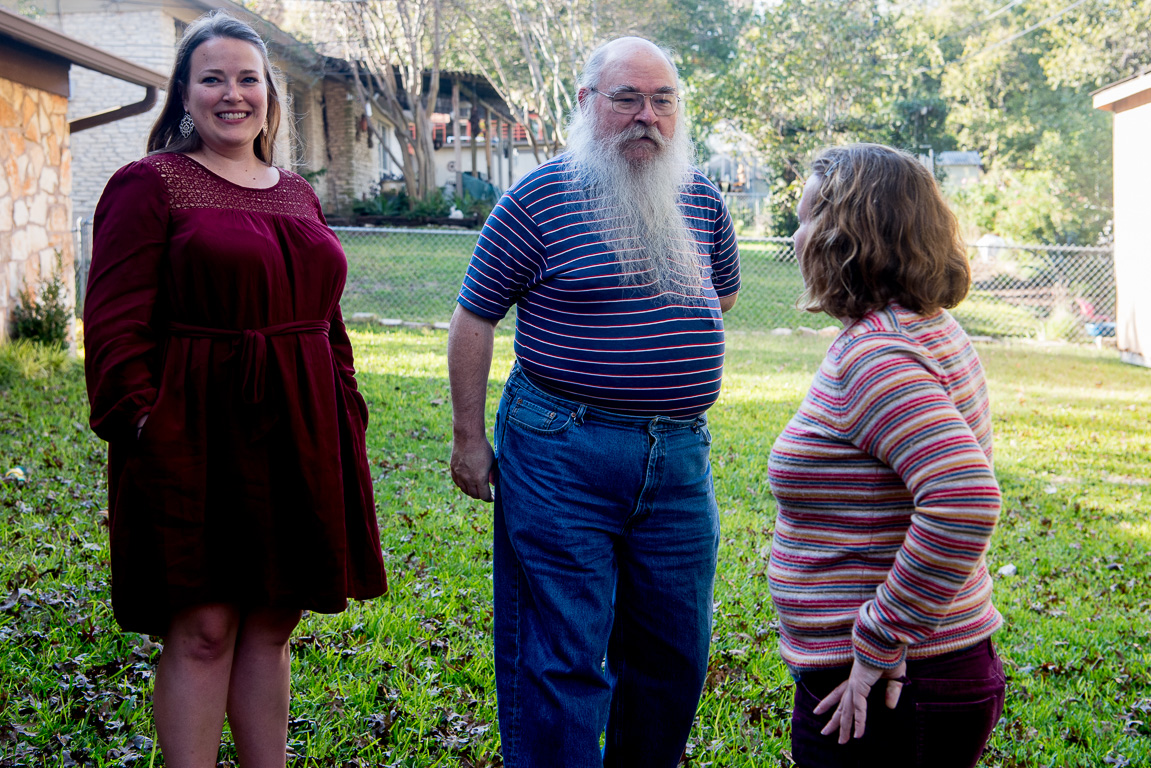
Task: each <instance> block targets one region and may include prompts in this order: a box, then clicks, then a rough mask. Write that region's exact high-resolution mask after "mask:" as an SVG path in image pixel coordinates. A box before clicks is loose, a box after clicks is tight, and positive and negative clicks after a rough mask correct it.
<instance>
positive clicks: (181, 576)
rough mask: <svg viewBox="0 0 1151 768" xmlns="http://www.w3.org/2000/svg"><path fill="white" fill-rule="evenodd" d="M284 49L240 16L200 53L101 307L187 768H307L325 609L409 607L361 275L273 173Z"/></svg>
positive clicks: (217, 18) (121, 489) (192, 51)
mask: <svg viewBox="0 0 1151 768" xmlns="http://www.w3.org/2000/svg"><path fill="white" fill-rule="evenodd" d="M280 109H281V106H280V100H279V96H278V94H277V92H276V85H275V81H274V80H273V78H272V69H271V65H270V63H269V61H268V55H267V51H266V49H265V47H264V43H263V41H262V40H261V39H260V38H259V36H258V35H257V34H256V33H255V32H254V31H253V30H252V29H251V28H250V27H249V26H247V25H246V24H243V23H242V22H239V21H236V20H235V19H232V18H230V17H228V16H226V15H224V14H214V15H210V16H206V17H203V18H201V19H200V20H199V21H197V22H196V23H194V24H193V25H192V26H190V27H189V28H188V30H187V32H186V34H185V36H184V38H183V41H182V42H181V44H180V48H179V51H178V52H177V55H176V64H175V68H174V71H173V73H172V78H171V81H170V82H169V87H168V97H167V103H166V104H165V106H164V110H163V112H162V114H161V116H160V118H159V119H158V120H157V122H156V125H155V126H154V127H153V129H152V133H151V136H150V137H149V139H148V150H149V152H150V154H149V155H148V156H147V157H145V158H144V159H142V160H140V161H138V162H135V163H132V164H130V165H128V166H125V167H124V168H122V169H120V170H119V171H118V172H117V173H116V174H115V175H114V176H113V177H112V179H111V181H109V182H108V186H107V187H106V189H105V190H104V195H103V197H102V198H101V200H100V204H99V206H98V207H97V209H96V218H95V236H94V249H93V258H92V268H91V276H90V278H89V283H88V293H87V299H86V302H85V312H84V322H85V349H86V360H85V362H86V368H87V379H88V394H89V398H90V400H91V405H92V417H91V424H92V428H93V429H94V430H95V431H96V433H97V434H98V435H99V436H100V437H101V438H103V439H104V440H106V441H108V486H109V509H110V521H111V548H112V605H113V609H114V611H115V615H116V620H117V621H118V622H119V624H120V625H121V626H122V627H123V628H124V629H126V630H130V631H136V632H144V633H149V634H157V635H163V636H164V639H165V642H164V651H163V654H162V656H161V659H160V664H159V669H158V671H157V675H156V690H155V696H154V702H153V704H154V713H155V718H156V730H157V733H158V736H159V742H160V746H161V748H162V749H163V751H164V755H165V758H166V761H167V765H168V766H170V767H171V766H201V765H202V766H211V765H215V763H216V754H217V752H218V749H219V742H220V735H221V729H222V727H223V722H224V717H225V713H226V714H227V716H228V719H229V722H230V724H231V731H232V734H233V737H234V739H235V743H236V748H237V750H238V752H239V755H240V760H241V763H242V764H243V765H244V766H246V767H247V766H255V765H261V766H263V765H280V766H282V765H284V763H285V745H286V741H287V722H288V683H289V656H288V639H289V636H290V635H291V633H292V630H293V629H294V628H295V626H296V624H297V623H298V622H299V620H300V615H301V611H303V610H312V611H320V612H337V611H341V610H343V609H344V608H345V607H346V605H347V600H348V598H355V599H366V598H371V597H375V596H378V595H380V594H382V593H383V592H384V591H385V590H386V581H385V577H384V570H383V561H382V556H381V552H380V545H379V534H378V532H377V528H376V518H375V504H374V501H373V497H372V486H371V476H370V472H369V469H368V463H367V454H366V447H365V442H364V430H365V427H366V425H367V420H368V412H367V406H366V404H365V403H364V399H363V398H362V397H361V396H360V394H359V392H358V391H357V389H356V380H355V377H354V373H355V372H354V370H353V368H352V348H351V345H350V343H349V341H348V336H347V333H346V331H345V329H344V324H343V321H342V319H341V316H340V308H339V303H338V302H339V298H340V294H341V293H342V291H343V288H344V280H345V278H346V273H347V262H346V260H345V258H344V254H343V251H342V249H341V248H340V244H339V241H338V240H337V239H336V237H335V235H333V233H332V231H331V230H330V229H328V227H327V225H326V224H325V222H324V218H323V215H322V214H321V212H320V206H319V202H318V200H317V199H316V196H315V193H314V192H313V191H312V189H311V187H310V186H309V185H308V184H307V182H305V181H304V180H303V179H302V178H300V177H299V176H297V175H295V174H292V173H289V172H288V171H284V170H282V169H279V168H276V167H275V166H274V165H273V164H272V144H273V138H274V137H275V135H276V131H277V128H278V126H279V121H280Z"/></svg>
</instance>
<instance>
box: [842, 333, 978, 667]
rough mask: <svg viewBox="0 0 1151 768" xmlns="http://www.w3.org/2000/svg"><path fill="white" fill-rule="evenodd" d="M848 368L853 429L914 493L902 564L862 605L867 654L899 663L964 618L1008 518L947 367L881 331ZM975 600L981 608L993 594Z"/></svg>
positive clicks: (876, 662)
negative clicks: (948, 382)
mask: <svg viewBox="0 0 1151 768" xmlns="http://www.w3.org/2000/svg"><path fill="white" fill-rule="evenodd" d="M840 372H841V374H842V379H841V381H840V385H841V386H840V389H839V392H838V395H839V397H840V398H841V400H840V405H842V406H843V410H842V412H841V413H840V424H841V426H842V427H843V429H844V431H845V436H846V437H847V439H849V440H850V441H851V442H852V443H853V444H855V445H856V446H857V447H858V448H860V449H861V450H862V451H864V452H866V453H868V454H870V455H872V456H874V457H875V458H876V459H878V460H879V461H880V462H882V463H883V464H885V465H886V466H888V467H890V468H891V470H892V471H894V472H895V474H896V475H898V477H899V478H900V479H901V480H902V481H903V484H904V485H905V486H906V487H907V490H908V492H909V493H910V494H911V497H912V499H913V501H914V511H913V513H912V515H911V525H910V527H909V528H908V529H907V532H906V535H905V536H904V539H903V543H902V546H900V548H899V551H898V553H897V554H896V556H895V562H894V563H893V564H892V567H891V570H890V572H889V573H888V574H887V577H886V579H885V580H884V582H883V583H882V584H880V585H879V586H878V588H877V590H876V593H875V597H874V598H873V599H871V600H868V601H867V602H865V603H864V604H863V605H862V606H860V608H859V613H858V618H857V620H856V623H855V629H854V632H853V644H854V649H855V654H856V656H857V657H859V658H861V659H862V660H864V661H865V662H867V663H869V664H871V665H873V666H878V667H884V668H891V667H894V666H896V665H897V664H898V663H899V662H900V661H901V660H902V659H903V657H904V654H905V652H906V646H908V645H910V644H914V643H917V642H921V641H923V640H924V639H926V638H927V637H929V636H930V635H931V634H932V632H934V631H935V630H936V629H937V628H938V627H939V626H940V624H941V623H943V621H944V620H945V619H952V620H953V619H954V618H955V616H956V613H957V608H958V607H959V606H957V605H955V603H956V601H957V598H958V597H959V595H960V592H961V591H963V590H964V587H965V585H969V584H971V583H972V576H973V575H974V574H975V572H976V570H977V568H979V567H980V565H981V562H982V558H983V554H984V552H985V551H986V549H987V545H988V541H989V539H990V537H991V532H992V530H993V529H994V527H995V523H996V521H997V520H998V517H999V510H1000V492H999V487H998V485H997V483H996V481H995V475H994V473H993V471H992V468H991V464H990V460H989V457H988V455H987V453H985V451H984V448H983V447H982V446H981V445H980V442H979V440H978V439H977V437H976V435H975V434H974V433H973V431H972V429H971V427H970V426H969V424H968V422H967V421H966V420H965V419H964V417H963V415H962V414H961V413H960V411H959V409H958V408H957V407H956V405H955V403H954V402H953V401H952V398H951V396H950V395H949V393H948V392H947V390H946V389H945V387H944V385H943V382H942V381H941V377H942V376H943V372H942V371H941V370H939V369H938V367H937V366H934V365H932V364H931V363H929V362H928V360H927V359H926V358H925V357H923V356H921V355H919V354H916V353H915V351H914V350H913V349H910V348H900V347H899V345H898V344H894V345H893V344H892V343H891V341H890V339H879V340H877V341H875V340H873V341H870V342H862V343H858V344H855V345H852V346H851V347H849V348H848V350H847V351H846V352H845V355H844V358H843V359H842V360H841V365H840ZM980 581H982V580H980ZM976 591H978V590H976ZM967 598H968V599H971V600H972V604H973V606H981V605H982V604H983V602H984V601H985V600H986V596H980V595H968V596H967Z"/></svg>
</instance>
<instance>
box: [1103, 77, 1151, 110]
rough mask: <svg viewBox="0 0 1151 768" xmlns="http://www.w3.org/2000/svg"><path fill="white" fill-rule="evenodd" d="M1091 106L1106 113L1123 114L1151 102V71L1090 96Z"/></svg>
mask: <svg viewBox="0 0 1151 768" xmlns="http://www.w3.org/2000/svg"><path fill="white" fill-rule="evenodd" d="M1091 98H1092V105H1093V106H1094V107H1095V108H1096V109H1104V110H1107V111H1108V112H1125V111H1126V110H1128V109H1132V108H1134V107H1138V106H1142V105H1143V104H1147V103H1148V102H1151V71H1143V72H1140V73H1139V74H1137V75H1132V76H1131V77H1128V78H1124V79H1123V80H1120V81H1118V82H1115V83H1112V84H1111V85H1107V86H1104V87H1103V88H1100V89H1099V90H1097V91H1095V92H1094V93H1092V94H1091Z"/></svg>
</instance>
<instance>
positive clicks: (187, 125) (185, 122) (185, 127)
mask: <svg viewBox="0 0 1151 768" xmlns="http://www.w3.org/2000/svg"><path fill="white" fill-rule="evenodd" d="M195 127H196V124H195V123H193V122H192V116H191V115H190V114H189V113H188V110H186V109H185V110H184V116H183V117H182V118H180V135H181V136H183V137H184V138H185V139H186V138H188V137H189V136H191V135H192V129H193V128H195Z"/></svg>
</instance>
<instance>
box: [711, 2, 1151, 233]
mask: <svg viewBox="0 0 1151 768" xmlns="http://www.w3.org/2000/svg"><path fill="white" fill-rule="evenodd" d="M736 51H737V54H736V55H735V56H734V57H733V58H732V59H731V60H730V61H729V62H728V63H726V64H723V63H722V62H721V63H720V66H718V67H717V68H716V69H715V70H713V71H711V72H707V73H697V74H695V75H694V76H693V79H694V81H695V82H694V83H693V86H694V87H695V90H697V91H699V93H700V95H701V96H702V97H703V98H702V99H701V100H700V103H698V104H696V105H695V107H694V116H695V117H696V119H697V120H698V121H700V122H702V123H704V124H713V123H715V122H716V121H718V120H720V119H727V120H730V121H731V122H733V123H734V124H736V125H737V126H738V127H739V128H741V129H742V130H743V131H744V132H746V133H747V134H749V135H751V136H754V137H756V139H757V141H758V144H759V149H760V151H761V152H762V154H763V157H764V159H765V161H766V165H767V166H768V167H769V168H770V169H771V171H772V175H773V177H774V190H773V191H774V193H775V194H774V200H773V205H772V207H773V225H772V228H773V229H774V230H775V231H776V232H777V233H779V234H787V233H790V231H791V230H792V229H793V227H794V218H793V214H792V213H791V210H792V209H793V208H794V204H795V201H796V198H797V197H798V192H799V187H800V184H801V179H802V177H803V175H804V170H803V169H804V166H805V163H806V162H807V161H808V160H809V159H810V157H811V154H812V152H814V151H815V150H816V149H818V148H819V147H822V146H825V145H829V144H839V143H844V142H850V141H879V142H883V143H887V144H892V145H894V146H898V147H902V148H904V149H907V150H910V151H913V152H925V151H926V150H927V149H928V148H930V149H932V150H934V151H935V152H937V153H938V152H940V151H944V150H948V149H967V150H976V151H978V152H979V153H980V155H981V157H982V159H983V163H984V166H985V167H986V168H987V169H988V170H989V171H991V173H990V174H989V176H988V177H987V178H986V179H985V180H984V181H983V182H982V183H981V184H980V185H979V189H978V190H976V189H972V190H968V191H965V192H964V193H963V200H962V201H961V202H958V203H957V205H958V207H959V209H960V210H961V211H963V212H964V213H965V215H967V214H970V215H972V216H974V215H975V214H974V213H973V211H974V207H973V206H975V207H978V206H977V202H976V201H980V200H983V201H991V200H998V201H1003V200H1008V199H1010V200H1011V201H1012V202H1011V213H1010V215H1007V214H1006V213H1004V212H1003V211H995V210H988V211H985V212H983V213H981V214H980V215H979V216H978V217H976V219H977V220H978V221H979V222H982V223H983V225H988V226H994V227H996V228H999V229H1000V230H1002V231H999V234H1004V235H1009V236H1012V237H1022V236H1023V233H1031V234H1030V235H1029V236H1030V237H1032V238H1037V237H1040V236H1042V237H1043V238H1044V239H1048V240H1052V241H1058V242H1075V243H1084V244H1086V243H1094V242H1096V241H1098V240H1099V239H1101V238H1103V237H1106V232H1107V221H1108V220H1109V218H1110V211H1111V172H1110V168H1111V119H1110V116H1109V115H1107V114H1106V113H1103V112H1100V111H1098V110H1095V109H1093V108H1092V104H1091V96H1090V93H1091V91H1092V90H1094V89H1095V88H1098V87H1100V86H1102V85H1104V84H1106V83H1109V82H1113V81H1115V80H1117V79H1121V78H1123V77H1126V76H1129V75H1132V74H1136V73H1138V72H1139V71H1142V69H1144V68H1145V67H1147V66H1149V65H1151V1H1149V0H1128V1H1126V2H1122V1H1119V2H1116V1H1114V0H1080V2H1072V0H1027V1H1024V0H905V1H904V2H898V1H896V2H878V0H844V1H843V2H835V1H833V0H811V1H810V2H803V1H802V0H778V2H771V3H766V4H764V5H763V6H761V8H760V11H759V12H758V13H757V14H755V15H754V16H753V17H752V18H751V20H750V21H749V22H748V23H747V24H746V25H745V26H744V27H743V28H742V32H741V34H740V36H739V38H738V40H737V41H736ZM1024 190H1028V192H1027V193H1026V194H1023V191H1024ZM987 204H988V205H990V204H991V203H990V202H988V203H987ZM1028 208H1030V210H1028V211H1027V212H1026V213H1025V214H1024V213H1022V212H1021V211H1022V209H1028ZM976 219H971V220H970V221H968V222H967V224H968V225H969V227H970V228H972V229H978V228H979V227H976V226H975V222H976ZM1007 222H1014V224H1012V225H1010V226H1008V224H1007Z"/></svg>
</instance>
